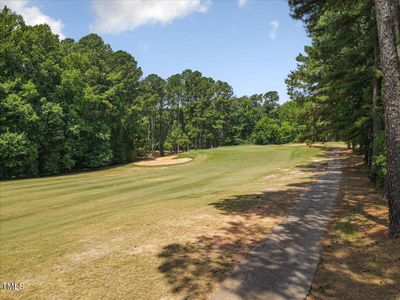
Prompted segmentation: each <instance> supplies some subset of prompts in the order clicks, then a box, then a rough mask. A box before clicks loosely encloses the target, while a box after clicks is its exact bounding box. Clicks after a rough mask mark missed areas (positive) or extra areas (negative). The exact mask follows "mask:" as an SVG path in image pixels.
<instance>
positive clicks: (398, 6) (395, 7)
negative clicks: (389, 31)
mask: <svg viewBox="0 0 400 300" xmlns="http://www.w3.org/2000/svg"><path fill="white" fill-rule="evenodd" d="M391 1H392V14H393V25H394V36H395V41H396V45H397V46H396V48H397V57H399V58H400V3H399V0H391Z"/></svg>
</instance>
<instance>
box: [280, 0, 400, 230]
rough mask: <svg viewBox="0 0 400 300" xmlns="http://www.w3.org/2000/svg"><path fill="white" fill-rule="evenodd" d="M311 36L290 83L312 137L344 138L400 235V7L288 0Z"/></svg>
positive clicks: (376, 0)
mask: <svg viewBox="0 0 400 300" xmlns="http://www.w3.org/2000/svg"><path fill="white" fill-rule="evenodd" d="M289 6H290V8H291V14H292V17H294V18H295V19H299V20H302V21H303V22H304V25H305V27H306V29H307V31H308V34H309V36H310V37H311V39H312V43H311V45H310V46H308V47H305V53H304V54H300V55H299V56H298V57H297V61H298V67H297V69H296V70H294V71H292V72H291V74H290V75H289V76H288V78H287V84H288V89H289V93H290V96H291V99H293V100H294V101H296V102H299V103H303V104H304V105H306V106H307V107H308V108H307V110H308V112H309V114H308V115H309V117H310V120H312V122H310V123H309V125H310V132H309V138H310V139H312V140H323V139H325V138H326V136H327V135H328V136H331V137H336V138H338V139H340V140H343V141H346V142H347V143H348V145H349V147H352V148H353V149H354V150H355V151H358V152H359V153H361V154H363V155H364V157H365V161H366V163H367V165H368V166H369V169H370V174H371V176H372V177H373V178H374V179H375V180H376V182H377V183H378V185H381V186H383V187H384V189H385V192H386V196H387V198H388V200H389V220H390V234H391V235H392V236H394V237H395V236H400V65H399V61H400V34H399V32H400V22H399V15H400V8H399V7H400V4H399V1H398V0H354V1H334V0H332V1H317V0H308V1H301V0H289Z"/></svg>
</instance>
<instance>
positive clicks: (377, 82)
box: [371, 36, 381, 167]
mask: <svg viewBox="0 0 400 300" xmlns="http://www.w3.org/2000/svg"><path fill="white" fill-rule="evenodd" d="M374 65H375V68H378V67H379V42H378V37H377V36H376V38H375V40H374ZM380 93H381V78H376V77H375V78H374V80H373V88H372V108H373V116H372V133H373V136H372V157H371V161H372V162H373V160H374V158H375V157H376V156H377V154H378V153H377V149H378V145H377V140H376V138H377V134H378V133H379V131H380V130H381V124H380V120H379V115H378V102H379V97H380ZM372 167H373V165H372Z"/></svg>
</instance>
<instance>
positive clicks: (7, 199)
mask: <svg viewBox="0 0 400 300" xmlns="http://www.w3.org/2000/svg"><path fill="white" fill-rule="evenodd" d="M320 153H322V150H321V149H317V148H308V147H292V146H290V147H289V146H237V147H223V148H218V149H209V150H204V151H200V152H199V156H197V157H196V158H195V159H194V160H193V161H192V162H189V163H186V164H182V165H174V166H164V167H138V166H135V165H132V164H129V165H124V166H121V167H116V168H111V169H109V170H99V171H95V172H87V173H79V174H73V175H68V176H58V177H49V178H38V179H25V180H16V181H4V182H0V189H1V198H0V208H1V209H0V231H1V232H0V233H1V237H0V238H1V243H0V255H1V258H2V259H1V262H0V277H1V278H7V279H10V280H14V279H15V280H20V279H21V278H22V279H24V280H26V282H27V286H28V287H27V289H29V290H30V291H34V294H33V297H34V298H35V297H36V298H42V299H43V298H71V297H73V294H71V293H70V292H71V291H72V290H74V288H75V287H78V286H79V285H80V284H81V279H80V278H81V277H80V276H78V275H77V274H78V273H76V272H77V270H84V272H85V274H86V275H85V276H88V277H87V280H94V281H96V282H97V283H96V285H93V286H92V287H91V288H90V289H91V293H92V292H93V293H94V294H96V291H98V288H99V287H101V286H103V285H104V284H105V283H104V282H101V278H106V277H99V276H98V271H99V270H97V269H96V266H97V262H100V261H102V264H101V265H102V267H101V272H102V273H104V272H106V273H107V272H112V271H111V270H119V271H118V272H123V271H121V270H127V269H124V268H123V267H122V265H121V264H123V263H124V261H125V260H124V259H122V260H115V259H114V258H113V257H120V258H123V257H126V256H125V254H124V253H131V252H132V251H133V250H132V249H133V248H134V247H136V246H137V247H139V248H140V247H150V249H152V248H151V247H156V248H157V247H159V246H162V245H167V244H170V243H173V242H174V241H177V240H179V241H183V240H185V238H186V236H187V235H188V234H189V235H190V234H193V233H194V232H197V231H196V230H199V229H198V228H201V227H198V226H205V225H206V227H204V229H201V230H202V231H201V232H199V234H203V233H206V232H204V230H206V231H207V230H215V229H216V228H217V227H216V226H220V224H221V223H220V221H221V220H220V218H221V216H222V215H221V214H220V213H221V211H219V210H218V209H217V208H216V207H215V206H214V205H210V204H212V203H216V202H219V201H222V200H224V199H228V198H231V197H232V196H234V195H239V194H248V193H254V192H257V191H261V190H263V189H265V188H266V187H269V186H268V182H266V179H265V176H266V175H269V174H271V173H274V172H276V171H277V170H278V169H279V170H282V169H290V168H292V167H294V166H295V165H301V164H303V163H306V162H308V161H310V160H311V159H312V157H314V156H316V155H318V154H320ZM208 226H209V227H208ZM115 241H118V242H117V245H116V247H115V248H113V247H114V244H115V243H116V242H115ZM108 248H110V249H108ZM99 249H100V250H99ZM101 249H108V250H104V251H105V252H102V251H103V250H101ZM115 251H117V252H116V253H115ZM81 254H82V255H83V258H84V259H86V258H85V257H88V258H90V259H93V263H86V260H82V261H80V260H76V261H75V260H71V258H74V257H78V258H79V257H80V255H81ZM91 255H93V257H91ZM114 255H116V256H114ZM138 255H139V256H137V257H136V256H134V259H133V260H131V261H133V262H132V263H133V265H130V266H129V272H130V274H131V275H132V274H135V275H134V276H135V278H138V280H137V281H135V287H137V289H142V290H147V288H146V287H147V286H149V285H153V284H155V281H157V282H160V281H159V277H158V271H157V265H158V262H159V258H158V256H157V252H156V253H153V252H152V251H150V252H147V251H146V252H145V253H143V255H142V254H138ZM129 257H132V256H128V257H126V259H128V260H130V258H129ZM143 257H146V262H144V261H143ZM132 258H133V257H132ZM89 261H90V260H89ZM136 263H138V264H140V265H146V269H148V271H146V273H144V274H143V273H141V274H139V273H136V272H139V269H138V271H136V270H137V267H138V265H135V264H136ZM58 270H61V271H58ZM131 272H132V273H131ZM38 274H41V275H40V276H42V277H43V278H42V279H40V280H36V279H35V278H37V276H39V275H38ZM46 274H47V275H46ZM96 274H97V275H96ZM125 275H127V274H125ZM125 275H124V274H117V276H116V277H115V278H113V279H111V280H116V281H118V280H119V279H118V278H124V276H125ZM131 275H129V276H131ZM46 276H49V278H46ZM127 278H128V277H127ZM129 278H131V277H129ZM129 278H128V279H129ZM43 280H44V281H46V280H52V281H53V282H55V285H56V286H57V287H59V284H60V286H65V285H67V286H68V287H71V289H70V288H68V289H67V290H66V289H62V288H59V289H56V288H53V289H47V288H45V289H43V288H42V287H41V286H40V282H44V281H43ZM115 284H116V285H118V283H117V282H115ZM161 285H162V286H164V283H161ZM72 287H74V288H72ZM164 287H165V286H164ZM54 291H57V293H59V294H53V293H54ZM94 294H93V295H94ZM161 296H162V295H160V297H161ZM164 296H166V297H167V298H171V297H169V296H171V295H164ZM16 297H20V296H18V295H17V296H16ZM21 297H22V296H21Z"/></svg>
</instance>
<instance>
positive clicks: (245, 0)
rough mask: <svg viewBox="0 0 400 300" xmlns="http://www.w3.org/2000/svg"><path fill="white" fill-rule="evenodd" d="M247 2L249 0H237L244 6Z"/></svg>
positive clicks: (239, 4) (240, 5)
mask: <svg viewBox="0 0 400 300" xmlns="http://www.w3.org/2000/svg"><path fill="white" fill-rule="evenodd" d="M246 3H247V0H237V4H238V6H239V7H242V6H244V5H245V4H246Z"/></svg>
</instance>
